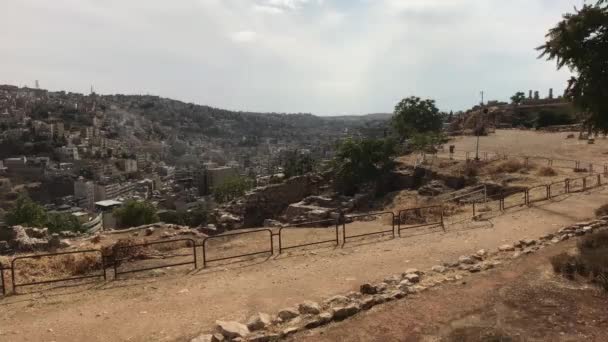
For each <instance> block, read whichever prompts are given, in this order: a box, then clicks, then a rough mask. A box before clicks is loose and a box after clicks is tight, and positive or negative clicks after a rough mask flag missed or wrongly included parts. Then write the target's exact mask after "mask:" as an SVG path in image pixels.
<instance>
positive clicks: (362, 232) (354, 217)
mask: <svg viewBox="0 0 608 342" xmlns="http://www.w3.org/2000/svg"><path fill="white" fill-rule="evenodd" d="M384 215H388V216H389V217H390V221H391V224H390V229H385V230H380V231H372V232H369V231H368V230H367V228H371V227H366V226H365V225H362V226H360V227H358V230H359V232H357V233H355V234H354V235H348V229H346V227H348V224H347V222H346V221H349V222H353V221H357V220H361V219H364V218H374V217H375V218H378V217H379V216H384ZM350 228H351V232H352V229H353V227H352V226H351V227H350ZM374 228H375V225H374ZM387 233H390V234H391V235H392V237H393V238H395V213H393V212H392V211H385V212H380V213H371V214H362V215H348V216H345V217H344V220H342V246H344V245H345V244H346V241H348V240H351V239H355V238H360V237H364V236H372V235H385V234H387Z"/></svg>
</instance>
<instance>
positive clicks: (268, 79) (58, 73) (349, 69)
mask: <svg viewBox="0 0 608 342" xmlns="http://www.w3.org/2000/svg"><path fill="white" fill-rule="evenodd" d="M581 3H582V2H581V1H572V0H568V1H566V0H551V1H549V0H527V1H524V0H514V1H511V2H508V3H505V2H504V1H498V0H488V1H483V2H479V1H475V0H452V1H448V0H401V1H399V0H376V1H372V0H357V1H346V0H256V1H254V0H251V1H245V0H182V1H179V2H177V3H173V2H171V3H169V2H166V1H160V0H150V1H145V2H140V1H124V0H123V1H117V0H111V1H103V2H98V1H94V0H56V1H53V2H48V1H42V0H21V1H11V2H10V3H9V4H5V6H4V10H3V11H2V13H0V27H1V28H2V29H1V30H0V32H2V41H3V43H4V44H3V45H2V47H0V51H1V52H2V54H1V57H0V62H1V63H0V74H2V75H3V76H2V78H1V79H0V83H6V84H14V85H17V86H24V85H27V86H30V87H33V86H34V82H35V80H39V82H40V87H41V88H45V89H49V90H51V91H60V90H65V91H73V92H79V93H88V92H89V88H90V86H91V85H93V86H94V88H95V90H96V92H98V93H100V94H142V95H145V94H150V95H157V96H161V97H166V98H172V99H176V100H180V101H185V102H193V103H196V104H200V105H209V106H212V107H218V108H225V109H230V110H240V111H252V112H286V113H298V112H299V113H312V114H315V115H322V116H324V115H332V116H333V115H360V114H367V113H391V112H392V111H393V107H394V105H395V104H396V103H397V102H398V101H399V100H400V99H401V98H403V97H407V96H411V95H415V96H420V97H425V98H432V99H435V100H436V101H437V105H438V107H439V108H440V109H442V110H445V111H449V110H454V111H457V110H463V109H467V108H469V107H471V106H472V105H474V104H476V103H478V102H479V101H480V95H479V92H480V91H481V90H484V91H485V95H486V96H485V99H486V100H492V99H496V100H508V98H509V97H510V96H511V95H513V94H514V93H515V92H516V91H520V90H521V91H524V92H526V94H527V92H528V90H530V89H532V90H538V91H539V92H540V94H541V96H546V94H547V93H548V90H549V88H554V93H555V94H556V95H559V94H561V93H562V92H563V89H564V87H565V85H566V80H567V79H568V78H569V73H568V71H567V70H566V71H559V72H558V71H556V70H555V63H554V62H547V61H544V60H539V59H537V56H538V52H537V51H535V50H534V48H535V47H537V46H539V45H541V44H542V43H543V42H544V35H545V34H546V32H547V31H548V30H549V28H551V27H552V26H554V25H555V24H556V23H557V22H558V21H559V20H560V18H561V15H562V14H563V13H565V12H571V11H572V7H573V5H580V4H581Z"/></svg>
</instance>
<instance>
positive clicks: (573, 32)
mask: <svg viewBox="0 0 608 342" xmlns="http://www.w3.org/2000/svg"><path fill="white" fill-rule="evenodd" d="M538 50H539V51H541V55H540V56H539V58H542V57H546V58H547V59H548V60H555V61H556V62H557V68H558V69H561V68H563V67H564V66H567V67H568V68H569V69H570V70H571V71H573V72H574V73H575V74H577V76H575V77H572V78H571V79H570V81H569V83H568V88H567V90H566V94H565V96H566V98H569V99H571V100H572V101H573V102H574V104H575V105H576V106H578V107H579V108H580V109H582V110H583V111H584V114H585V120H584V125H585V127H586V128H587V129H588V130H589V131H590V132H591V131H595V132H598V131H600V132H608V101H607V100H606V99H608V0H600V1H597V2H596V3H595V4H593V5H584V6H583V7H582V8H581V9H580V10H578V9H576V8H575V13H567V14H564V17H563V20H562V21H561V22H559V23H558V24H557V25H556V26H555V27H554V28H552V29H551V30H549V33H548V34H547V41H546V43H545V44H544V45H542V46H540V47H538Z"/></svg>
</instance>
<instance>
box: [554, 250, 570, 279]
mask: <svg viewBox="0 0 608 342" xmlns="http://www.w3.org/2000/svg"><path fill="white" fill-rule="evenodd" d="M550 260H551V266H553V271H554V272H555V273H560V274H562V275H564V276H565V277H568V278H572V277H573V276H574V272H575V270H576V268H575V258H574V257H573V256H572V255H570V254H568V253H560V254H557V255H554V256H552V257H551V259H550Z"/></svg>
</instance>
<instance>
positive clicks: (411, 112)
mask: <svg viewBox="0 0 608 342" xmlns="http://www.w3.org/2000/svg"><path fill="white" fill-rule="evenodd" d="M393 127H394V128H395V130H396V131H397V133H398V134H399V135H400V136H401V137H402V139H405V138H406V137H409V136H411V135H412V134H415V133H427V132H439V131H440V130H441V127H442V116H441V114H440V113H439V109H437V107H436V106H435V101H434V100H422V99H420V98H419V97H415V96H412V97H408V98H406V99H403V100H401V102H399V103H398V104H397V106H395V113H394V116H393Z"/></svg>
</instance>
